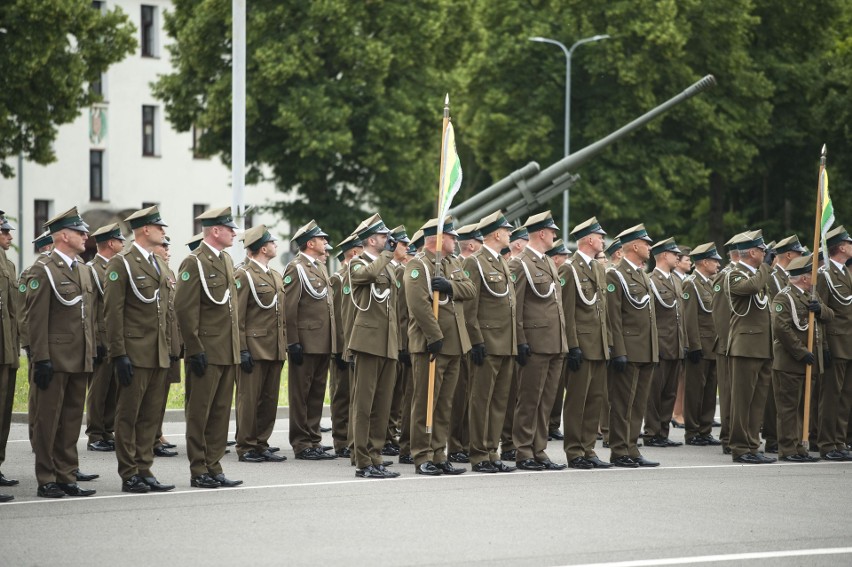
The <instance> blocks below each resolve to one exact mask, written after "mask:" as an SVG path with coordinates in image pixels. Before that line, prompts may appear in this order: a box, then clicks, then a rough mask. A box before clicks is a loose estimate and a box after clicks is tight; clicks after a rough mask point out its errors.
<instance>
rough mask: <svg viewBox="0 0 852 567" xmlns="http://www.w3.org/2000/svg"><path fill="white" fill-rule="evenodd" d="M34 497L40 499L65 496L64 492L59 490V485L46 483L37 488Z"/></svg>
mask: <svg viewBox="0 0 852 567" xmlns="http://www.w3.org/2000/svg"><path fill="white" fill-rule="evenodd" d="M36 495H37V496H41V497H42V498H62V497H63V496H65V491H64V490H62V489H61V488H59V485H58V484H56V483H55V482H48V483H47V484H42V485H41V486H39V487H38V491H36Z"/></svg>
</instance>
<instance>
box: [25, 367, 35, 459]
mask: <svg viewBox="0 0 852 567" xmlns="http://www.w3.org/2000/svg"><path fill="white" fill-rule="evenodd" d="M27 370H28V371H29V384H30V389H29V393H28V394H27V427H28V433H29V439H30V447H31V448H32V450H33V452H35V445H34V444H33V429H35V418H36V395H35V393H36V389H38V386H36V384H35V382H33V378H35V370H34V368H33V361H32V360H30V358H29V357H27Z"/></svg>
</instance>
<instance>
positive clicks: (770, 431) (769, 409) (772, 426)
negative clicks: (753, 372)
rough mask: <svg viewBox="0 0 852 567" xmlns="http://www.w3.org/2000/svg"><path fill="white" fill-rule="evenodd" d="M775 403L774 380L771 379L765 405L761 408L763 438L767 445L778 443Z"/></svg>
mask: <svg viewBox="0 0 852 567" xmlns="http://www.w3.org/2000/svg"><path fill="white" fill-rule="evenodd" d="M775 403H776V401H775V380H774V379H772V380H770V381H769V388H768V389H767V390H766V406H765V407H764V408H763V438H764V439H765V440H766V446H767V447H769V446H771V445H775V444H777V443H778V430H777V428H776V426H777V422H778V408H777V407H776V405H775Z"/></svg>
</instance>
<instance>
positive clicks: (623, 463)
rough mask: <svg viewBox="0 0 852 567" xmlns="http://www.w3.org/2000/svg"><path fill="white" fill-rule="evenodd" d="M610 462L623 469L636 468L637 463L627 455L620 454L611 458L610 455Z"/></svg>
mask: <svg viewBox="0 0 852 567" xmlns="http://www.w3.org/2000/svg"><path fill="white" fill-rule="evenodd" d="M609 462H610V463H612V464H613V465H615V466H616V467H622V468H625V469H638V468H639V463H637V462H635V461H634V460H633V459H631V458H630V457H629V456H627V455H621V456H620V457H616V458H614V459H613V458H612V457H610V460H609Z"/></svg>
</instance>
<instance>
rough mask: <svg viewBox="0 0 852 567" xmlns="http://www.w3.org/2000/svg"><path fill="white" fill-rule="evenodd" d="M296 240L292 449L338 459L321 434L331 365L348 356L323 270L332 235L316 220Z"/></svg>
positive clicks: (290, 326)
mask: <svg viewBox="0 0 852 567" xmlns="http://www.w3.org/2000/svg"><path fill="white" fill-rule="evenodd" d="M292 240H293V242H295V243H296V245H297V246H298V247H299V253H298V254H297V255H296V257H295V258H293V259H292V260H291V261H290V263H289V264H287V266H286V267H285V268H284V319H285V321H286V322H287V341H288V342H289V344H288V346H287V351H288V354H289V355H290V357H289V359H288V364H287V368H288V370H289V372H288V383H289V396H290V445H291V446H292V447H293V452H295V453H296V458H297V459H303V460H309V461H318V460H324V459H334V458H335V456H334V455H332V454H329V453H326V452H325V450H324V448H323V446H322V435H321V434H320V430H319V427H320V420H321V419H322V406H323V401H324V400H325V389H326V380H327V377H328V365H329V359H330V357H331V354H332V353H335V352H343V348H342V347H339V346H338V345H337V332H336V330H335V327H334V305H333V304H332V296H331V294H330V293H329V278H328V274H327V273H326V271H325V266H324V265H323V262H324V258H325V257H326V246H327V245H328V235H327V234H326V233H325V232H323V231H322V229H321V228H320V227H318V226H317V223H316V222H315V221H313V220H312V221H310V222H309V223H308V224H306V225H305V226H303V227H301V228H300V229H299V230H297V231H296V234H295V235H294V236H293V239H292ZM344 332H345V331H344Z"/></svg>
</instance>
